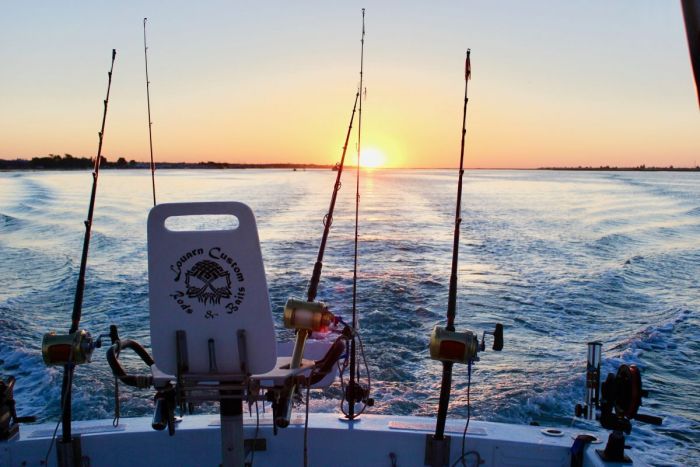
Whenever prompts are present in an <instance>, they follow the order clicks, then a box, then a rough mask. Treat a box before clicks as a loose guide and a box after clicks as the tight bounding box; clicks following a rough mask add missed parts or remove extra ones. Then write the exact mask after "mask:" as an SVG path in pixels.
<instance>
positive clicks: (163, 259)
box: [148, 202, 313, 466]
mask: <svg viewBox="0 0 700 467" xmlns="http://www.w3.org/2000/svg"><path fill="white" fill-rule="evenodd" d="M181 216H212V217H211V218H209V217H207V218H205V219H211V221H212V222H213V225H211V227H210V228H211V230H171V229H169V228H168V227H167V224H169V223H166V221H167V220H168V218H173V217H181ZM213 216H233V217H234V218H235V219H236V220H237V223H238V225H237V227H236V228H224V229H222V228H221V227H217V225H221V224H220V223H217V222H216V217H213ZM200 219H201V218H200ZM207 226H209V224H208V223H207ZM148 280H149V305H150V317H151V345H152V349H153V357H154V360H155V362H156V365H157V367H156V365H153V366H152V367H151V368H152V370H153V377H154V385H155V386H156V388H164V387H166V386H168V385H171V384H175V387H176V388H177V391H176V392H177V399H178V402H179V403H181V404H182V403H183V402H184V403H188V402H197V401H205V400H220V401H221V440H222V461H223V465H224V466H229V465H241V466H242V465H243V460H244V456H245V453H244V439H243V438H244V437H243V419H242V403H243V399H244V398H247V397H257V393H255V394H249V391H248V389H249V387H250V386H249V384H250V382H251V375H260V376H258V377H257V380H258V381H259V380H261V379H262V380H264V381H267V380H269V379H275V380H276V381H277V383H276V384H284V383H282V382H284V381H285V380H290V379H291V378H292V377H293V376H294V375H296V374H299V373H301V372H304V371H307V372H308V370H309V368H310V367H311V366H313V362H312V361H308V360H305V361H304V362H303V364H302V367H301V368H299V369H295V370H289V369H286V370H284V369H280V368H281V367H283V366H284V364H285V363H286V364H288V363H289V358H284V357H283V358H280V359H279V362H278V358H277V343H276V340H275V328H274V323H273V319H272V312H271V309H270V299H269V296H268V289H267V281H266V279H265V270H264V267H263V260H262V254H261V252H260V241H259V239H258V231H257V227H256V224H255V217H254V216H253V212H252V211H251V210H250V208H249V207H248V206H246V205H245V204H242V203H238V202H206V203H174V204H161V205H158V206H156V207H154V208H153V209H152V210H151V212H150V215H149V217H148ZM262 375H264V377H261V376H262Z"/></svg>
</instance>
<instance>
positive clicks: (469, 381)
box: [452, 360, 481, 467]
mask: <svg viewBox="0 0 700 467" xmlns="http://www.w3.org/2000/svg"><path fill="white" fill-rule="evenodd" d="M471 386H472V362H471V360H470V361H469V363H467V423H466V424H465V425H464V431H463V432H462V455H461V456H460V457H459V458H458V459H457V460H456V461H455V463H454V464H452V467H455V466H456V465H457V464H458V463H460V462H461V463H462V465H464V466H465V467H466V465H467V464H465V462H464V460H465V459H466V457H467V456H468V455H470V454H476V458H477V462H476V464H475V465H477V466H478V465H479V464H481V455H480V454H479V453H478V452H477V451H468V452H465V451H464V449H465V442H466V440H467V430H468V429H469V419H470V418H471V415H472V406H471V401H470V400H469V393H470V390H471Z"/></svg>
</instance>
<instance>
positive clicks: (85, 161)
mask: <svg viewBox="0 0 700 467" xmlns="http://www.w3.org/2000/svg"><path fill="white" fill-rule="evenodd" d="M101 157H102V159H101V162H100V167H102V168H106V169H147V168H150V164H149V163H148V162H136V161H135V160H133V159H132V160H130V161H127V160H126V159H125V158H124V157H119V158H118V159H117V161H116V162H110V161H109V160H107V158H106V157H104V156H101ZM94 166H95V158H91V157H74V156H73V155H71V154H64V155H63V156H60V155H58V154H49V155H48V156H43V157H33V158H31V159H29V160H27V159H12V160H6V159H0V170H85V169H92V168H93V167H94ZM156 166H157V168H159V169H268V168H270V169H272V168H278V169H297V168H300V169H307V168H308V169H328V168H331V167H332V166H331V165H323V164H291V163H277V164H232V163H228V162H212V161H208V162H158V163H156Z"/></svg>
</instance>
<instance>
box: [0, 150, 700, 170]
mask: <svg viewBox="0 0 700 467" xmlns="http://www.w3.org/2000/svg"><path fill="white" fill-rule="evenodd" d="M155 165H156V169H290V170H306V169H311V170H330V169H332V168H333V167H334V165H333V164H295V163H289V162H285V163H267V164H250V163H231V162H212V161H208V162H157V163H156V164H155ZM93 167H94V159H91V158H87V157H73V156H71V155H70V154H66V155H65V156H59V155H55V154H49V155H48V156H46V157H34V158H32V159H31V160H28V159H0V171H13V170H39V171H44V170H49V171H51V170H53V171H67V170H68V171H69V170H91V169H92V168H93ZM150 167H151V164H150V163H149V162H136V161H135V160H131V161H128V162H127V161H126V160H125V159H124V158H119V159H118V160H117V162H109V161H108V160H107V159H105V158H103V160H102V163H101V164H100V168H103V169H124V170H138V169H141V170H143V169H146V170H148V169H150ZM346 168H353V169H354V166H346ZM379 169H380V170H381V169H390V170H396V169H399V170H402V169H405V170H452V169H454V167H442V168H440V167H402V168H397V167H379ZM465 170H550V171H557V170H559V171H580V172H700V166H696V167H674V166H668V167H647V166H645V165H641V166H638V167H614V166H607V165H606V166H599V167H592V166H586V167H584V166H578V167H537V168H522V167H521V168H517V167H511V168H499V167H467V168H465Z"/></svg>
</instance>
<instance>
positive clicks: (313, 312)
mask: <svg viewBox="0 0 700 467" xmlns="http://www.w3.org/2000/svg"><path fill="white" fill-rule="evenodd" d="M364 16H365V10H364V8H363V9H362V43H363V45H364V34H365V25H364ZM361 94H362V62H361V63H360V87H359V88H358V90H357V92H356V94H355V103H354V104H353V107H352V114H351V116H350V123H349V125H348V130H347V133H346V135H345V144H344V145H343V153H342V156H341V159H340V163H339V164H337V167H338V173H337V175H336V179H335V185H334V187H333V194H332V196H331V202H330V206H329V207H328V213H327V214H326V215H325V216H324V218H323V225H324V228H323V235H322V237H321V244H320V246H319V249H318V256H317V258H316V263H315V264H314V269H313V273H312V274H311V280H310V281H309V287H308V290H307V294H306V301H305V302H304V301H302V300H297V299H293V298H290V299H289V300H288V301H287V303H286V304H285V307H284V324H285V326H286V327H288V328H292V329H296V332H297V335H296V340H295V342H294V349H293V351H292V358H291V362H290V368H299V367H300V366H301V363H302V360H303V355H304V346H305V345H306V340H307V338H308V337H309V335H310V334H311V332H312V331H314V330H319V329H320V327H323V326H327V325H328V324H330V323H331V322H333V321H335V320H336V317H334V316H333V314H332V313H331V312H330V311H329V310H328V308H327V307H326V305H325V304H324V303H321V302H315V301H314V300H315V299H316V295H317V292H318V285H319V282H320V279H321V271H322V269H323V255H324V253H325V250H326V242H327V240H328V234H329V233H330V229H331V225H332V224H333V212H334V210H335V203H336V199H337V196H338V192H339V190H340V187H341V182H340V180H341V176H342V173H343V168H344V166H345V155H346V154H347V150H348V142H349V140H350V134H351V133H352V127H353V122H354V120H355V113H356V112H357V110H358V103H359V108H360V109H362V95H361ZM360 115H361V114H360ZM353 307H354V306H353ZM346 329H347V328H346ZM353 329H354V326H353ZM344 334H345V335H344V336H343V339H346V338H347V337H348V335H349V334H353V333H352V332H349V331H345V332H344ZM343 339H341V338H339V339H337V340H336V342H335V343H334V344H333V347H332V348H331V349H329V352H328V355H330V354H334V355H335V354H337V355H338V356H340V354H342V353H343V351H344V342H343ZM353 342H354V338H353ZM295 391H296V386H294V387H292V388H291V390H290V391H288V392H287V393H286V394H284V395H283V396H281V397H280V399H279V401H278V403H276V404H275V406H273V408H274V407H277V408H276V409H274V410H276V411H277V413H276V415H275V424H276V426H279V427H286V426H287V425H289V419H290V416H291V409H292V407H291V405H292V396H293V394H294V392H295Z"/></svg>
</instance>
